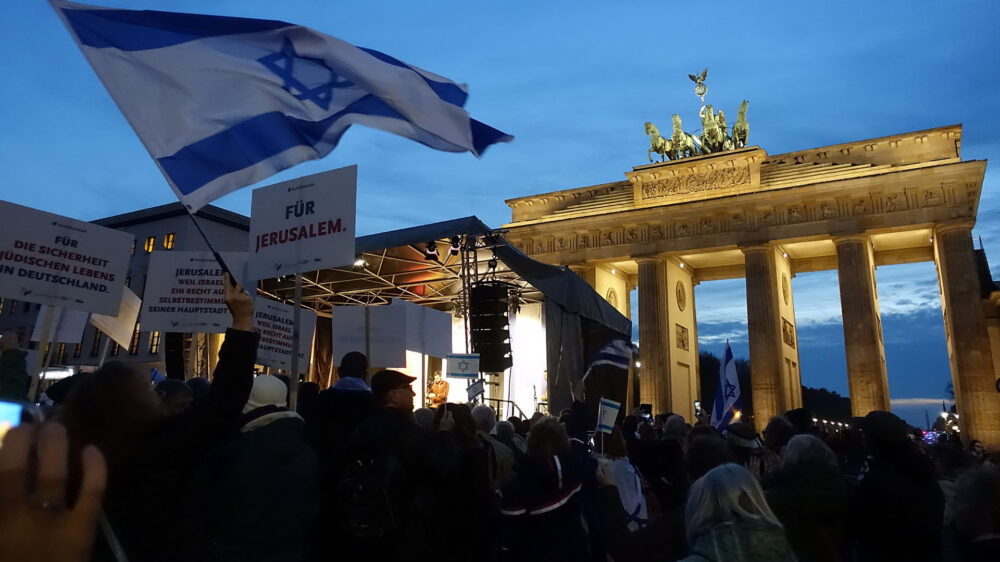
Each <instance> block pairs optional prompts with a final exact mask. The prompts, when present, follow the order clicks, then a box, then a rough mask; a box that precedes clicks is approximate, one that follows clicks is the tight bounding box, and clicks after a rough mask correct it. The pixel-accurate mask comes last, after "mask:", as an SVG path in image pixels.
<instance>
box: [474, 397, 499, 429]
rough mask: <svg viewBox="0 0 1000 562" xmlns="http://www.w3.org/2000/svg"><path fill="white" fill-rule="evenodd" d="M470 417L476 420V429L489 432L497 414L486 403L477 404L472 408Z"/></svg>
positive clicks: (495, 421)
mask: <svg viewBox="0 0 1000 562" xmlns="http://www.w3.org/2000/svg"><path fill="white" fill-rule="evenodd" d="M472 419H473V421H475V422H476V429H477V430H479V431H485V432H486V433H489V432H490V431H492V430H493V426H494V425H496V423H497V414H496V412H494V411H493V408H491V407H489V406H487V405H486V404H479V405H478V406H476V407H475V408H473V409H472Z"/></svg>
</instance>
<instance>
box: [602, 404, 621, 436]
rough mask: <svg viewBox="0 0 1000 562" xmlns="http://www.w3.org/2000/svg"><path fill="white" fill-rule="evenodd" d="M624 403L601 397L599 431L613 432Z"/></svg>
mask: <svg viewBox="0 0 1000 562" xmlns="http://www.w3.org/2000/svg"><path fill="white" fill-rule="evenodd" d="M621 408H622V403H621V402H615V401H614V400H610V399H608V398H601V410H600V412H599V413H598V417H597V431H600V432H602V433H611V431H612V430H613V429H614V428H615V420H616V419H617V418H618V411H619V410H621Z"/></svg>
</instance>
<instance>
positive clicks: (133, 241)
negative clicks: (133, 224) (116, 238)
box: [129, 238, 135, 256]
mask: <svg viewBox="0 0 1000 562" xmlns="http://www.w3.org/2000/svg"><path fill="white" fill-rule="evenodd" d="M129 255H130V256H134V255H135V238H133V239H132V250H131V251H130V252H129Z"/></svg>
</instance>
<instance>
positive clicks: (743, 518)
mask: <svg viewBox="0 0 1000 562" xmlns="http://www.w3.org/2000/svg"><path fill="white" fill-rule="evenodd" d="M684 520H685V526H686V529H687V536H688V543H689V544H691V553H690V554H689V555H688V556H687V557H686V558H683V559H682V560H681V562H751V561H754V562H755V561H758V560H768V561H769V562H794V561H795V553H794V552H792V548H791V547H790V546H789V545H788V541H787V540H786V539H785V533H784V530H783V529H782V527H781V523H779V522H778V518H777V517H775V515H774V513H773V512H772V511H771V508H770V507H769V506H768V505H767V500H765V499H764V493H763V492H762V491H761V489H760V484H758V483H757V479H756V478H754V476H753V475H752V474H750V471H749V470H747V469H746V468H743V467H742V466H740V465H738V464H733V463H728V464H724V465H722V466H717V467H715V468H713V469H712V470H710V471H708V472H707V473H706V474H705V475H704V476H702V477H701V478H699V479H698V480H697V481H696V482H695V483H694V484H693V485H692V486H691V492H690V494H689V495H688V500H687V505H686V506H685V508H684Z"/></svg>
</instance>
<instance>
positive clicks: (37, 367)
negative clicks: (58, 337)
mask: <svg viewBox="0 0 1000 562" xmlns="http://www.w3.org/2000/svg"><path fill="white" fill-rule="evenodd" d="M54 316H55V308H53V307H51V306H47V307H45V319H44V320H43V321H42V341H40V342H38V353H36V354H35V364H34V365H32V366H31V388H30V389H29V390H28V398H30V399H31V401H32V402H34V400H35V398H36V397H35V395H36V394H37V393H38V381H39V379H40V377H41V374H42V370H43V369H44V368H45V364H44V363H43V360H44V359H45V357H43V356H44V355H45V348H46V347H48V345H49V342H50V341H51V340H52V330H53V328H54V326H53V323H54V320H55V319H54Z"/></svg>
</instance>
